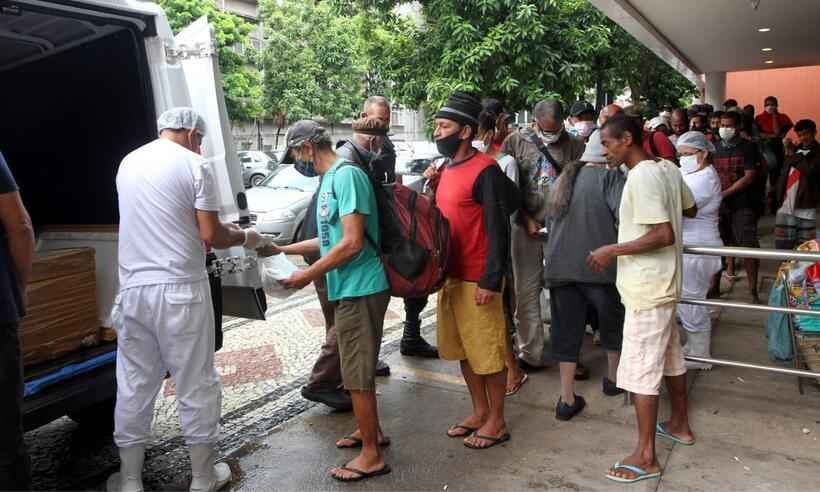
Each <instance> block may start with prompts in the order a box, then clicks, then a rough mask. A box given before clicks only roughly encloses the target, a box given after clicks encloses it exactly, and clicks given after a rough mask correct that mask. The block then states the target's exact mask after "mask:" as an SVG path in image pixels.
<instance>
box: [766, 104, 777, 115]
mask: <svg viewBox="0 0 820 492" xmlns="http://www.w3.org/2000/svg"><path fill="white" fill-rule="evenodd" d="M766 112H767V113H769V114H775V113H776V112H777V106H771V105H770V106H766Z"/></svg>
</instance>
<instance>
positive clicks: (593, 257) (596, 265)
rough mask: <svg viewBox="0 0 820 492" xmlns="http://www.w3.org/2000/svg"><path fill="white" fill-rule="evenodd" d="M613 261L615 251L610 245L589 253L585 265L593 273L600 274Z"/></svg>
mask: <svg viewBox="0 0 820 492" xmlns="http://www.w3.org/2000/svg"><path fill="white" fill-rule="evenodd" d="M613 259H615V251H614V250H613V248H612V245H611V244H609V245H606V246H601V247H600V248H598V249H596V250H595V251H592V252H590V253H589V256H588V257H587V265H589V268H591V269H592V271H593V272H599V273H600V272H603V271H604V270H606V268H607V267H608V266H609V264H610V263H612V260H613Z"/></svg>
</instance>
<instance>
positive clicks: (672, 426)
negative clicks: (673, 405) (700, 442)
mask: <svg viewBox="0 0 820 492" xmlns="http://www.w3.org/2000/svg"><path fill="white" fill-rule="evenodd" d="M661 427H663V429H664V430H665V431H666V432H668V433H670V434H672V435H673V436H675V437H677V438H678V439H680V440H682V441H694V440H695V434H693V433H692V429H690V428H689V425H688V424H676V423H673V422H672V421H671V420H669V421H667V422H663V423H661Z"/></svg>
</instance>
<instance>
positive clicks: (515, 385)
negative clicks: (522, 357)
mask: <svg viewBox="0 0 820 492" xmlns="http://www.w3.org/2000/svg"><path fill="white" fill-rule="evenodd" d="M528 379H529V376H528V375H527V373H526V372H524V371H522V370H521V369H518V370H515V371H514V370H511V369H510V370H507V391H506V395H507V396H511V395H514V394H516V393H518V390H520V389H521V387H522V386H524V383H526V382H527V380H528Z"/></svg>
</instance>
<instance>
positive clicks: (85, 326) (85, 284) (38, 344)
mask: <svg viewBox="0 0 820 492" xmlns="http://www.w3.org/2000/svg"><path fill="white" fill-rule="evenodd" d="M94 266H95V265H94V249H93V248H75V249H62V250H55V251H46V252H42V253H38V254H37V256H36V257H35V259H34V264H33V268H32V274H31V279H30V281H29V284H28V288H27V289H26V293H27V294H28V309H27V314H26V317H25V318H24V319H23V321H22V323H21V324H20V343H21V349H22V353H23V364H24V365H26V366H30V365H34V364H38V363H40V362H45V361H48V360H51V359H55V358H57V357H60V356H61V355H64V354H66V353H69V352H72V351H75V350H78V349H81V348H83V347H89V346H93V345H97V344H98V343H99V340H100V322H99V320H98V319H97V292H96V291H97V282H96V276H95V273H94Z"/></svg>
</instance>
